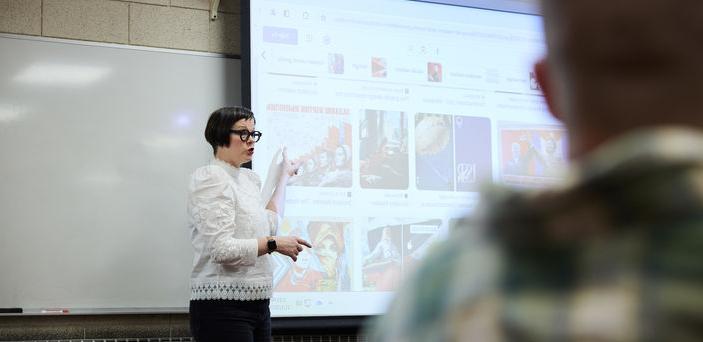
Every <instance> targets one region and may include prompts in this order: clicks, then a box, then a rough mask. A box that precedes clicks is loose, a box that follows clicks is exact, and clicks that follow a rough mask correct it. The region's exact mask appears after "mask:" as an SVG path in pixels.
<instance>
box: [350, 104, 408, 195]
mask: <svg viewBox="0 0 703 342" xmlns="http://www.w3.org/2000/svg"><path fill="white" fill-rule="evenodd" d="M359 142H360V146H359V169H360V174H359V176H360V184H361V187H362V188H376V189H407V188H408V118H407V115H406V114H405V113H403V112H390V111H382V110H366V111H365V112H364V113H363V114H362V119H361V122H360V124H359Z"/></svg>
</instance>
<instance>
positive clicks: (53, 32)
mask: <svg viewBox="0 0 703 342" xmlns="http://www.w3.org/2000/svg"><path fill="white" fill-rule="evenodd" d="M209 3H210V2H209V0H129V1H127V0H0V32H4V33H14V34H23V35H31V36H43V37H55V38H68V39H77V40H87V41H95V42H104V43H117V44H129V45H139V46H150V47H160V48H173V49H183V50H193V51H207V52H216V53H225V54H232V55H239V54H240V51H241V44H240V37H239V32H240V18H239V13H240V11H239V0H220V6H219V13H218V17H217V19H216V20H210V11H209V7H210V5H209Z"/></svg>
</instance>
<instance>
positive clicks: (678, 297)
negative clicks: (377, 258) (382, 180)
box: [369, 0, 703, 341]
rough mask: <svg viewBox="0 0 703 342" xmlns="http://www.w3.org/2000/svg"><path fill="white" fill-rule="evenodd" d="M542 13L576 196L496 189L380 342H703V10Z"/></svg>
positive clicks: (632, 3)
mask: <svg viewBox="0 0 703 342" xmlns="http://www.w3.org/2000/svg"><path fill="white" fill-rule="evenodd" d="M542 11H543V15H544V21H545V31H546V37H547V57H546V58H545V59H544V60H543V61H540V62H538V63H537V64H536V65H535V72H536V75H537V78H538V80H539V82H540V86H541V87H542V89H543V91H544V94H545V98H546V101H547V104H548V106H549V109H550V111H551V112H552V113H553V115H554V116H555V117H557V118H558V119H560V120H561V121H562V122H563V123H564V125H565V126H566V128H567V130H568V132H569V137H570V157H571V159H572V170H571V174H570V176H569V178H568V181H567V183H566V184H565V185H563V186H561V187H559V188H556V189H551V190H548V191H543V192H539V193H524V192H523V193H518V192H513V191H510V190H506V189H496V188H494V189H491V190H489V191H486V192H485V193H484V196H483V202H482V207H481V208H480V209H479V210H478V211H477V215H475V216H473V217H472V218H468V219H465V220H464V221H463V222H462V223H460V225H461V226H460V227H457V228H456V229H455V230H454V232H453V234H454V235H453V236H451V237H450V238H449V239H447V241H445V242H444V243H442V244H439V245H438V246H437V248H435V249H434V250H433V252H432V253H430V254H429V255H428V256H427V257H426V258H425V260H424V262H423V265H421V266H420V267H419V269H418V271H417V272H416V273H415V274H414V275H413V276H412V277H411V278H410V279H408V280H407V285H406V286H405V287H404V288H402V289H401V290H400V291H399V293H398V297H397V298H396V299H395V301H394V302H393V304H392V305H391V308H390V310H389V312H388V314H387V315H385V316H383V317H381V318H380V319H379V320H377V321H375V322H374V323H375V324H374V326H373V328H371V330H370V331H369V336H370V340H371V341H469V340H471V341H494V340H512V341H550V340H601V341H616V340H617V341H631V340H666V341H686V340H701V339H703V261H701V260H703V24H702V23H703V1H700V0H611V1H592V0H544V1H542Z"/></svg>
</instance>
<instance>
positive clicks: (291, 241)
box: [274, 236, 312, 261]
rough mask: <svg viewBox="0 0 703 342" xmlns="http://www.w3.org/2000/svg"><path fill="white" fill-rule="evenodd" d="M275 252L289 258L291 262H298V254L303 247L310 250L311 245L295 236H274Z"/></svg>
mask: <svg viewBox="0 0 703 342" xmlns="http://www.w3.org/2000/svg"><path fill="white" fill-rule="evenodd" d="M274 239H276V252H278V253H281V254H283V255H287V256H289V257H290V258H291V259H293V261H297V260H298V253H300V252H301V251H302V250H303V248H304V247H307V248H312V245H311V244H310V243H309V242H307V241H305V240H303V239H301V238H299V237H297V236H276V237H275V238H274Z"/></svg>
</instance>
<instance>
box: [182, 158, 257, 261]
mask: <svg viewBox="0 0 703 342" xmlns="http://www.w3.org/2000/svg"><path fill="white" fill-rule="evenodd" d="M228 178H229V176H228V175H227V173H226V171H224V170H221V169H220V168H218V167H212V166H207V167H203V168H200V169H198V170H197V171H196V172H195V173H194V174H193V177H192V179H191V184H190V195H191V196H190V208H191V210H190V212H191V216H192V218H193V220H194V223H195V227H196V230H197V232H196V234H201V237H202V238H203V240H204V242H205V244H204V249H205V250H204V251H203V252H205V253H208V254H209V255H210V260H212V262H215V263H218V264H228V265H236V266H252V265H254V264H256V258H257V257H258V243H257V240H256V239H237V238H235V237H234V233H235V232H236V230H237V228H238V227H237V226H236V224H235V216H236V215H237V213H236V210H235V196H234V189H233V188H232V185H231V183H230V182H229V181H228Z"/></svg>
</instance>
